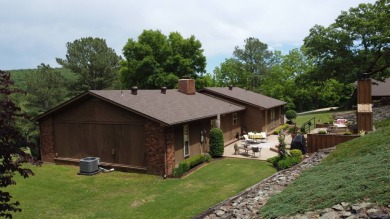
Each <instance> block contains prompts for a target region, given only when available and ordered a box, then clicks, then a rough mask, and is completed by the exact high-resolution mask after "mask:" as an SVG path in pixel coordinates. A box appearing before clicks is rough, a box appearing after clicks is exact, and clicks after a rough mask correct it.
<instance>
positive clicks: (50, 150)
mask: <svg viewBox="0 0 390 219" xmlns="http://www.w3.org/2000/svg"><path fill="white" fill-rule="evenodd" d="M39 127H40V132H41V156H42V161H44V162H54V158H55V152H54V147H55V145H54V130H53V121H52V119H51V117H47V118H45V119H43V120H41V121H40V122H39Z"/></svg>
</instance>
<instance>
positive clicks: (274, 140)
mask: <svg viewBox="0 0 390 219" xmlns="http://www.w3.org/2000/svg"><path fill="white" fill-rule="evenodd" d="M284 141H285V142H286V144H287V145H290V144H291V136H290V135H286V138H285V140H284ZM235 143H237V145H238V146H239V147H240V146H241V145H242V143H243V141H241V140H239V141H237V142H235ZM235 143H231V144H229V145H228V146H226V147H225V150H224V153H223V156H224V157H235V158H244V159H257V160H267V159H268V158H270V157H274V156H276V155H278V153H277V152H276V145H278V144H279V141H278V135H269V136H268V139H267V141H266V142H263V141H262V142H261V143H260V144H254V145H256V146H259V148H261V152H260V153H256V155H255V156H253V153H252V151H251V150H249V151H248V154H246V153H245V152H244V150H243V149H240V150H239V153H238V154H235V151H234V144H235ZM271 149H274V150H271Z"/></svg>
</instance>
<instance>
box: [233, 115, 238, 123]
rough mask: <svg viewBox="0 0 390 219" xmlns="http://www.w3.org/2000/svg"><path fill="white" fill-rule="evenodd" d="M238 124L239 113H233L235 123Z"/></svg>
mask: <svg viewBox="0 0 390 219" xmlns="http://www.w3.org/2000/svg"><path fill="white" fill-rule="evenodd" d="M236 124H237V113H233V125H236Z"/></svg>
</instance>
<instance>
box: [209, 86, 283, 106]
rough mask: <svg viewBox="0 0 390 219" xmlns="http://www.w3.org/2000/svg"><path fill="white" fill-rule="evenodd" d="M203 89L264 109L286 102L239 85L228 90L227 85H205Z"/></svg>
mask: <svg viewBox="0 0 390 219" xmlns="http://www.w3.org/2000/svg"><path fill="white" fill-rule="evenodd" d="M204 90H207V91H209V92H211V93H216V94H220V95H222V96H224V97H227V98H231V99H234V100H236V101H240V102H243V103H248V104H251V105H254V106H257V107H261V108H265V109H270V108H274V107H277V106H282V105H285V104H286V102H283V101H280V100H277V99H274V98H271V97H267V96H264V95H262V94H259V93H255V92H253V91H247V90H244V89H242V88H239V87H233V88H232V90H230V89H229V87H207V88H205V89H204Z"/></svg>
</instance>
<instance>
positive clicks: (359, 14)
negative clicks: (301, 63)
mask: <svg viewBox="0 0 390 219" xmlns="http://www.w3.org/2000/svg"><path fill="white" fill-rule="evenodd" d="M304 52H305V54H306V55H307V56H308V57H309V58H310V59H312V60H313V61H314V63H315V65H316V68H315V69H314V71H313V79H314V80H324V79H328V78H334V79H336V80H338V81H339V82H341V83H344V84H348V83H353V82H355V81H356V80H357V78H358V76H359V75H360V74H362V73H368V74H369V75H370V76H371V77H372V78H374V79H377V80H383V79H385V78H387V77H389V76H390V3H389V1H388V0H379V1H377V2H376V3H375V4H370V3H368V4H360V5H359V6H358V7H356V8H351V9H349V11H343V12H342V13H341V15H339V16H338V18H337V19H336V21H335V22H334V23H333V24H331V25H329V26H328V27H323V26H320V25H315V26H314V27H313V28H311V29H310V34H309V36H307V37H306V38H305V39H304Z"/></svg>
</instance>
